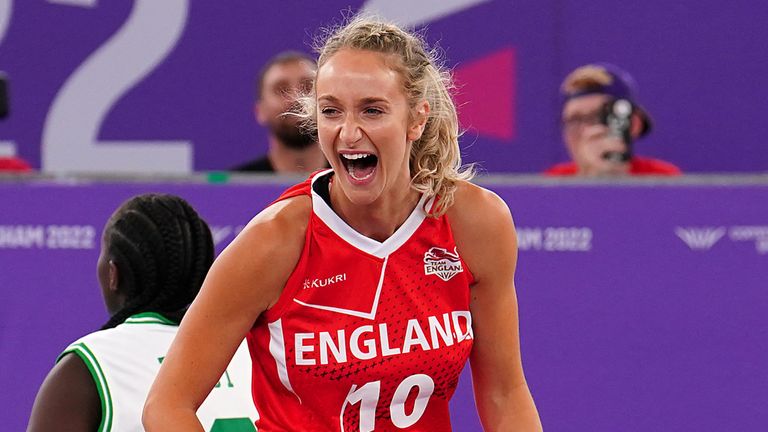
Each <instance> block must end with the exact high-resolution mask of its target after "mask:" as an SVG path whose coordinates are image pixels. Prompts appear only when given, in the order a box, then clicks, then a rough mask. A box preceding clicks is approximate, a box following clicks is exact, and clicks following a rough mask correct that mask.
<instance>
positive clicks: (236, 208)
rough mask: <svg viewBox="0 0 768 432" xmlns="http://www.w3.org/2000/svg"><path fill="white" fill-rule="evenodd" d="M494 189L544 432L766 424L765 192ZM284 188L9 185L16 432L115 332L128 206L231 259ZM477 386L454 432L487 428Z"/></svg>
mask: <svg viewBox="0 0 768 432" xmlns="http://www.w3.org/2000/svg"><path fill="white" fill-rule="evenodd" d="M491 188H492V189H493V190H495V191H496V192H497V193H499V194H500V196H501V197H502V198H503V199H504V200H505V201H506V202H507V203H508V204H509V206H510V208H511V209H512V212H513V214H514V215H515V219H516V224H517V227H518V237H519V244H520V258H519V265H518V273H517V291H518V298H519V304H520V321H521V339H522V349H523V359H524V363H525V368H526V373H527V377H528V381H529V385H530V387H531V390H532V391H533V394H534V396H535V399H536V402H537V404H538V408H539V411H540V413H541V417H542V421H543V423H544V426H545V429H546V430H553V431H618V430H620V431H627V432H632V431H637V432H640V431H643V432H645V431H656V430H664V431H681V432H683V431H686V432H687V431H692V430H695V431H723V430H738V431H757V430H763V429H764V428H765V425H766V424H768V411H766V410H765V404H766V402H768V375H767V374H766V373H765V365H766V364H767V363H768V316H767V315H766V313H765V311H766V310H768V291H766V289H765V288H766V277H767V276H768V273H766V259H768V216H767V215H768V207H767V205H768V204H766V203H768V186H766V185H765V184H763V185H760V186H748V185H742V186H707V185H691V184H688V185H682V184H678V185H660V186H656V187H650V186H648V185H647V184H646V185H642V184H638V185H624V186H601V185H574V184H569V185H568V186H563V187H552V186H551V185H538V186H537V185H517V186H511V185H507V186H503V185H493V186H491ZM282 189H283V185H278V184H275V185H258V184H250V185H249V184H228V185H208V184H186V185H180V184H131V185H125V184H123V185H120V184H85V183H84V184H81V185H57V184H52V183H47V182H43V181H38V182H29V183H19V184H13V183H0V203H2V205H0V287H2V288H1V289H2V302H0V365H2V368H0V386H2V388H3V389H4V391H3V392H0V406H3V407H5V411H4V414H3V416H2V418H3V419H4V422H3V430H23V428H24V425H25V424H26V420H27V417H28V415H29V410H30V408H31V405H32V401H33V399H34V395H35V393H36V391H37V388H38V386H39V385H40V383H41V382H42V380H43V378H44V376H45V374H46V373H47V371H48V370H49V369H50V368H51V366H52V365H53V361H54V359H55V357H56V355H57V354H58V353H59V352H60V351H61V350H62V349H63V348H64V347H65V346H66V345H67V343H69V342H71V341H72V340H74V339H76V338H78V337H79V336H81V335H83V334H85V333H87V332H90V331H92V330H94V329H96V328H98V327H99V326H100V325H101V324H102V323H103V322H104V321H105V320H106V319H107V316H106V312H105V311H104V307H103V306H102V304H101V299H100V294H99V291H98V288H97V284H96V277H95V262H96V258H97V256H98V236H99V234H100V231H101V229H102V227H103V224H104V222H105V221H106V219H107V218H108V216H109V215H110V214H111V212H112V211H113V209H114V208H116V207H117V205H119V203H121V202H122V201H123V200H124V199H126V198H128V197H129V196H132V195H134V194H137V193H141V192H146V191H151V190H154V191H165V192H171V193H176V194H179V195H181V196H183V197H185V198H187V199H188V200H189V201H190V202H192V204H193V205H194V206H195V207H196V208H197V209H198V210H199V211H200V212H201V214H202V215H203V216H204V217H205V218H206V219H207V220H208V221H209V222H210V223H211V225H213V226H214V231H215V232H216V233H217V238H218V240H219V243H218V246H219V249H220V248H221V247H222V246H223V245H224V244H226V243H227V242H229V241H230V240H231V239H232V236H233V233H234V231H235V230H236V229H237V227H238V226H240V225H242V224H244V223H246V222H247V221H248V220H249V219H250V218H251V217H252V216H253V215H254V214H255V213H256V212H257V211H258V210H259V209H261V208H263V206H265V205H266V204H267V203H268V202H270V201H271V200H272V199H273V198H274V197H276V196H277V194H278V193H279V192H280V191H281V190H282ZM75 203H76V205H75ZM61 226H68V227H72V226H75V227H80V228H78V229H70V230H68V231H65V230H63V229H62V228H61ZM19 230H22V231H23V233H26V235H19V234H18V233H19ZM64 232H68V233H70V234H71V235H69V236H62V233H64ZM14 233H15V234H14ZM73 233H74V234H73ZM38 234H39V236H38ZM63 246H67V247H66V248H62V247H63ZM467 378H468V377H467V376H464V377H463V380H462V384H461V386H460V389H459V391H458V392H457V395H456V397H455V398H454V401H453V403H452V413H453V423H454V429H455V430H457V431H462V432H463V431H479V430H480V429H479V426H478V423H477V416H476V414H475V412H474V408H473V404H472V399H471V390H470V387H469V381H468V379H467Z"/></svg>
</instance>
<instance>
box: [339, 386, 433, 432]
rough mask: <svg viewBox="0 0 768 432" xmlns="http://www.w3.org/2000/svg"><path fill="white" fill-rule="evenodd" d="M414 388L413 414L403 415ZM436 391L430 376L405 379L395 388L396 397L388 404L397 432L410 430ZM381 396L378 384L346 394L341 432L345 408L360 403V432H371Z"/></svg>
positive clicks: (341, 417) (351, 390)
mask: <svg viewBox="0 0 768 432" xmlns="http://www.w3.org/2000/svg"><path fill="white" fill-rule="evenodd" d="M414 387H416V388H418V393H417V394H416V402H415V404H414V406H413V412H411V413H410V414H407V413H406V412H405V400H406V398H408V395H409V394H410V393H411V390H412V389H413V388H414ZM434 391H435V382H434V381H433V380H432V378H430V377H429V375H424V374H415V375H411V376H409V377H407V378H406V379H404V380H403V381H402V382H401V383H400V385H398V386H397V389H396V390H395V394H394V395H393V396H392V402H391V403H390V404H389V412H390V416H391V418H392V424H394V425H395V426H396V427H397V428H399V429H405V428H407V427H409V426H413V425H414V424H416V422H417V421H419V419H420V418H421V416H422V415H424V411H425V410H426V409H427V403H429V398H430V397H431V396H432V393H433V392H434ZM380 393H381V381H373V382H369V383H366V384H364V385H362V386H360V387H359V388H358V387H357V386H356V385H353V386H352V388H351V389H350V390H349V394H347V399H346V400H345V401H344V405H342V407H341V415H340V416H339V423H340V426H341V431H342V432H344V410H345V409H346V408H347V404H351V405H354V404H356V403H358V402H360V432H371V431H372V430H374V426H375V423H376V406H377V405H378V403H379V394H380Z"/></svg>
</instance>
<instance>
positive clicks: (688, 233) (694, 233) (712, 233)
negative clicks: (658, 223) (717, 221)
mask: <svg viewBox="0 0 768 432" xmlns="http://www.w3.org/2000/svg"><path fill="white" fill-rule="evenodd" d="M675 234H676V235H677V236H678V237H680V240H682V241H683V242H684V243H685V244H686V245H688V247H689V248H691V250H699V251H705V250H710V249H712V246H714V245H715V244H716V243H717V242H718V241H719V240H720V239H721V238H722V237H723V236H724V235H725V227H701V228H694V227H687V228H683V227H675Z"/></svg>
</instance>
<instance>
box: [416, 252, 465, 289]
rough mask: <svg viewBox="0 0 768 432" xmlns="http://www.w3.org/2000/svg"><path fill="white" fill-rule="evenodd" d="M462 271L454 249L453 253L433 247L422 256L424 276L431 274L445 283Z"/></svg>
mask: <svg viewBox="0 0 768 432" xmlns="http://www.w3.org/2000/svg"><path fill="white" fill-rule="evenodd" d="M463 271H464V268H462V266H461V259H460V258H459V254H458V252H456V249H455V248H454V249H453V252H448V250H446V249H443V248H439V247H433V248H431V249H430V250H428V251H427V252H426V253H425V254H424V274H425V275H431V274H433V275H436V276H437V277H439V278H440V279H442V280H444V281H446V282H447V281H448V280H450V279H451V278H452V277H454V276H456V275H457V274H459V273H461V272H463Z"/></svg>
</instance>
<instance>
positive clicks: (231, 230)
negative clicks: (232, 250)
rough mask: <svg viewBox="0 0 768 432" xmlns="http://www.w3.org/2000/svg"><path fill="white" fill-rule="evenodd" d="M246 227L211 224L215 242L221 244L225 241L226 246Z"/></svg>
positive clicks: (217, 244) (216, 244)
mask: <svg viewBox="0 0 768 432" xmlns="http://www.w3.org/2000/svg"><path fill="white" fill-rule="evenodd" d="M243 228H245V225H213V226H211V235H212V236H213V244H214V245H215V246H219V245H220V244H222V243H224V245H225V246H226V245H227V244H229V242H231V241H232V240H233V239H234V238H235V237H236V236H237V235H238V234H240V231H242V230H243Z"/></svg>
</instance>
